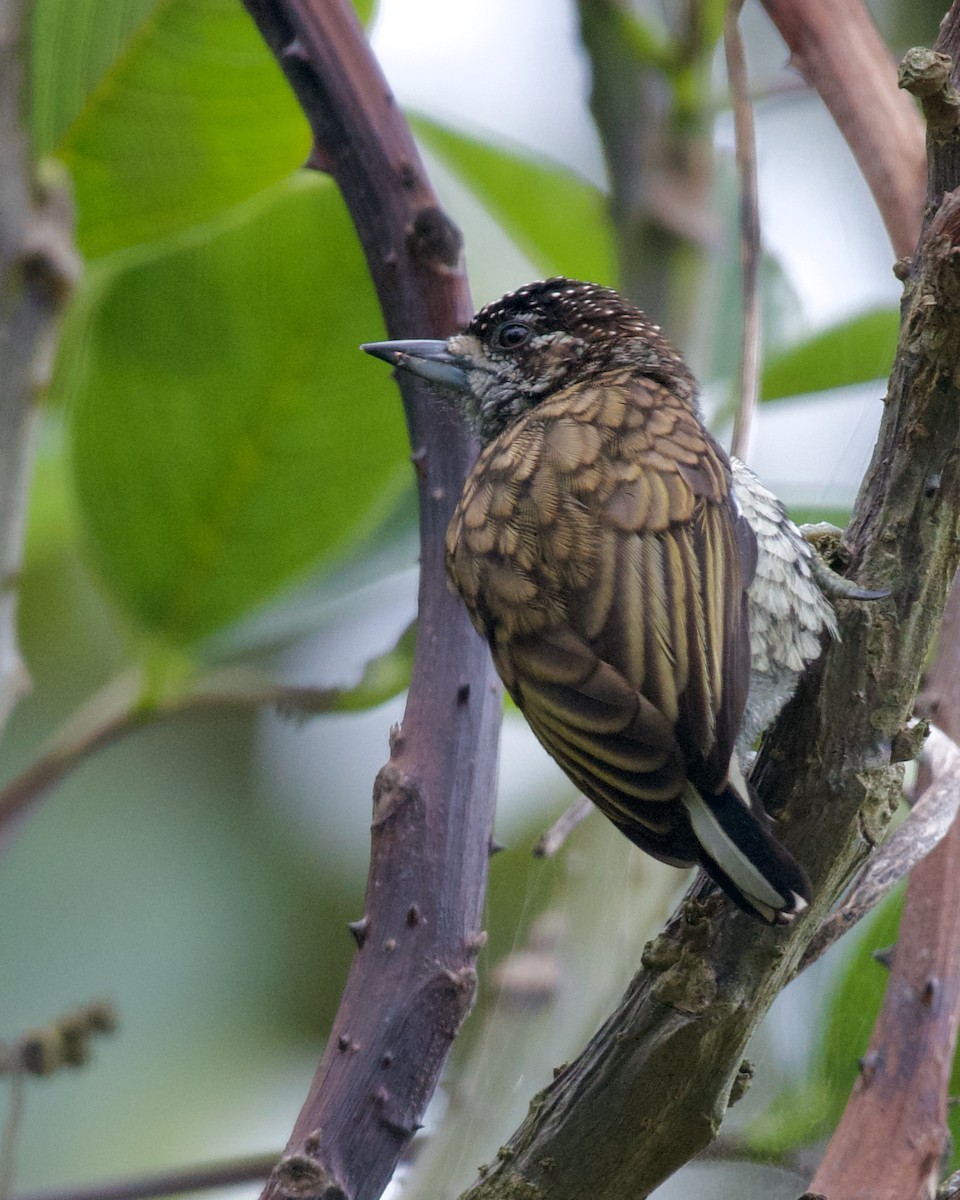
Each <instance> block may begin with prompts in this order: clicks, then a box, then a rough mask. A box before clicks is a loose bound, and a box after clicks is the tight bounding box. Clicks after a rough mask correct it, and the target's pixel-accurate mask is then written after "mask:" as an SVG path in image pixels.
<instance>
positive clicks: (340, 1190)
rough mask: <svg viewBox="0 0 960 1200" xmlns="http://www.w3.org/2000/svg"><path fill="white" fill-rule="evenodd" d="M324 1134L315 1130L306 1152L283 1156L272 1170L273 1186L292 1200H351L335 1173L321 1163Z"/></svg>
mask: <svg viewBox="0 0 960 1200" xmlns="http://www.w3.org/2000/svg"><path fill="white" fill-rule="evenodd" d="M321 1140H322V1131H321V1130H319V1129H318V1130H315V1131H314V1132H313V1133H311V1134H310V1135H309V1136H308V1137H307V1138H305V1140H304V1143H303V1149H302V1150H300V1151H297V1152H296V1153H294V1154H287V1155H284V1157H283V1158H281V1160H280V1161H279V1162H278V1163H277V1165H276V1167H275V1168H274V1171H273V1183H274V1184H275V1185H276V1187H277V1189H278V1191H279V1192H280V1194H281V1195H283V1196H288V1197H290V1200H308V1197H309V1200H350V1194H349V1193H348V1192H347V1190H346V1187H345V1186H344V1184H343V1183H342V1182H341V1181H340V1179H339V1178H338V1176H337V1174H336V1172H335V1171H333V1170H332V1169H331V1168H330V1167H328V1166H325V1165H324V1163H323V1162H321V1160H320V1144H321Z"/></svg>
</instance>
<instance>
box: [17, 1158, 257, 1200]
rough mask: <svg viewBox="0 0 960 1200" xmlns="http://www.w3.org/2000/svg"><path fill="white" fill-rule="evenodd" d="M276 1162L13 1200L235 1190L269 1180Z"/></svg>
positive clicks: (185, 1171)
mask: <svg viewBox="0 0 960 1200" xmlns="http://www.w3.org/2000/svg"><path fill="white" fill-rule="evenodd" d="M276 1161H277V1155H276V1153H273V1154H254V1155H251V1156H250V1157H249V1158H236V1159H229V1160H227V1161H226V1162H219V1163H208V1164H207V1165H206V1166H202V1167H183V1168H181V1169H178V1170H174V1171H158V1172H157V1173H156V1174H155V1175H142V1176H140V1178H139V1179H123V1180H119V1181H117V1182H116V1183H101V1184H91V1185H90V1186H89V1187H71V1188H63V1189H57V1190H52V1191H45V1192H21V1193H20V1194H19V1195H18V1196H14V1197H13V1200H148V1198H149V1197H151V1196H178V1195H181V1194H182V1193H186V1192H208V1191H211V1190H212V1189H213V1188H221V1187H234V1186H236V1185H237V1184H238V1183H259V1182H260V1180H262V1179H266V1178H267V1177H268V1176H269V1174H270V1172H271V1170H272V1169H273V1167H274V1164H275V1163H276Z"/></svg>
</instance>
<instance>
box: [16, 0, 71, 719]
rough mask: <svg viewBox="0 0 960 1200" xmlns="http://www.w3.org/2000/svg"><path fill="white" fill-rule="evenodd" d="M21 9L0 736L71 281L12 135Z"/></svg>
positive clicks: (21, 670)
mask: <svg viewBox="0 0 960 1200" xmlns="http://www.w3.org/2000/svg"><path fill="white" fill-rule="evenodd" d="M23 7H24V5H23V4H22V3H20V2H18V0H0V729H2V728H3V726H4V725H5V724H6V721H7V718H8V716H9V715H10V712H11V710H12V709H13V706H14V705H15V704H16V702H17V700H18V699H19V698H20V696H21V695H22V694H23V692H24V691H25V690H26V688H27V687H28V686H29V679H28V675H27V671H26V668H25V667H24V665H23V662H22V660H21V657H20V652H19V648H18V644H17V633H16V620H17V587H18V579H19V574H20V568H21V560H22V558H23V536H24V525H25V522H26V510H27V491H28V487H29V483H30V472H31V467H32V444H31V436H30V435H31V430H32V427H33V422H34V416H35V411H36V409H35V397H36V393H37V391H38V389H39V388H41V387H42V386H43V384H44V383H45V382H46V381H47V378H48V376H49V369H50V363H51V362H52V342H53V338H54V334H55V331H56V328H57V318H58V317H59V314H60V312H61V310H62V308H63V306H64V304H65V303H66V301H67V298H68V297H69V295H70V292H71V289H72V286H73V283H74V281H75V279H76V277H77V275H78V273H79V262H78V259H77V257H76V254H75V252H74V250H73V247H72V244H71V241H70V229H71V224H72V221H71V214H70V206H69V203H68V201H67V199H66V191H65V189H63V188H59V187H50V188H49V189H48V190H47V192H46V194H45V195H38V194H37V189H36V184H35V181H34V180H33V177H32V172H31V167H30V154H29V147H28V145H27V140H26V137H25V135H24V133H23V130H22V128H21V121H20V113H21V87H22V71H21V66H20V56H21V46H20V37H21V20H22V9H23Z"/></svg>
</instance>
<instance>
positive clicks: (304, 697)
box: [0, 660, 377, 851]
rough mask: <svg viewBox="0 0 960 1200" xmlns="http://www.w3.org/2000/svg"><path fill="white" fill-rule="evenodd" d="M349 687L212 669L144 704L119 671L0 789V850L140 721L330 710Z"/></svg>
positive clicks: (135, 684) (132, 678) (135, 677)
mask: <svg viewBox="0 0 960 1200" xmlns="http://www.w3.org/2000/svg"><path fill="white" fill-rule="evenodd" d="M376 661H377V660H373V662H374V663H375V662H376ZM369 666H370V664H368V667H369ZM351 690H352V689H343V688H295V687H290V686H288V685H285V684H278V683H275V682H273V681H272V680H268V679H265V678H263V677H262V676H259V675H256V674H253V673H251V672H249V671H244V670H225V671H212V672H210V673H209V674H206V675H203V676H201V677H200V678H199V679H198V680H197V681H196V682H195V683H194V684H193V685H191V686H190V687H188V688H187V689H186V690H184V691H182V692H178V693H175V694H173V695H171V696H169V697H166V698H164V699H162V700H159V701H157V702H156V703H154V704H153V705H152V707H150V708H145V707H143V706H142V704H141V702H140V696H141V692H142V688H141V680H140V675H139V672H133V673H129V674H126V675H123V676H121V677H120V678H118V679H115V680H113V681H112V682H111V683H109V684H108V685H107V686H106V687H105V688H103V689H102V690H101V691H100V692H98V693H97V694H96V695H95V696H93V697H92V698H91V699H90V700H88V701H87V702H86V703H84V704H83V705H82V706H81V707H80V708H79V709H78V710H77V712H76V713H74V714H73V716H71V717H70V718H69V719H68V720H67V721H66V722H65V723H64V725H63V726H62V727H61V728H60V729H59V730H58V731H57V733H56V734H54V736H53V737H52V738H51V739H50V740H49V742H48V743H47V744H46V746H45V747H44V748H43V749H42V750H41V752H40V754H39V755H38V756H37V758H35V759H34V761H33V762H32V763H31V764H30V765H29V766H28V767H26V768H25V769H24V770H23V771H22V772H21V773H20V774H19V775H17V776H15V777H14V778H13V779H11V780H10V781H9V782H8V783H7V784H6V785H5V786H4V787H3V788H2V789H0V851H2V850H3V849H4V848H5V847H6V845H7V844H8V842H9V839H10V837H11V834H12V831H13V829H14V827H15V825H16V823H17V821H18V820H19V819H20V818H21V817H23V816H24V815H25V814H26V813H27V812H28V811H29V810H30V808H32V807H33V805H35V804H36V803H37V802H38V801H39V800H40V799H41V798H42V797H43V796H44V795H46V793H47V792H48V791H49V790H50V788H52V787H55V786H56V785H57V784H58V783H60V781H61V780H62V779H64V778H65V776H67V775H68V774H69V773H70V772H71V771H72V770H73V769H74V768H75V767H77V766H79V765H80V764H81V763H83V762H86V760H87V759H88V758H90V757H92V756H93V755H94V754H95V753H97V752H98V751H99V750H102V749H104V748H105V747H106V746H111V745H113V743H114V742H116V741H119V740H120V739H121V738H123V737H126V736H127V734H130V733H133V732H135V731H136V730H137V729H140V728H142V727H143V726H144V725H145V724H148V723H150V722H154V721H163V720H169V719H170V718H172V717H177V716H180V715H182V714H184V713H187V712H199V711H204V710H207V709H210V710H216V709H222V708H257V707H260V706H263V705H269V704H275V705H277V707H278V708H279V709H280V710H281V711H283V712H287V713H298V714H306V715H309V714H313V713H321V712H330V711H332V710H333V709H336V708H338V707H339V706H340V705H341V704H342V702H343V700H344V698H345V697H346V696H349V694H350V691H351Z"/></svg>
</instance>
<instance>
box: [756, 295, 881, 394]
mask: <svg viewBox="0 0 960 1200" xmlns="http://www.w3.org/2000/svg"><path fill="white" fill-rule="evenodd" d="M899 329H900V315H899V313H897V312H894V311H892V310H887V309H881V310H878V311H876V312H869V313H863V314H862V315H861V316H858V317H853V318H852V319H851V320H849V321H844V322H842V323H841V324H839V325H834V326H833V327H832V328H830V329H826V330H824V331H823V332H822V333H818V334H816V335H815V336H814V337H811V338H807V339H806V340H805V341H803V342H801V343H800V344H799V345H797V346H792V347H790V348H789V349H787V350H782V351H780V353H778V354H772V355H770V356H769V357H768V358H767V360H766V362H765V363H764V365H763V374H762V376H761V381H760V397H761V399H762V400H780V399H782V398H783V397H785V396H799V395H801V394H803V393H809V392H826V391H830V390H832V389H834V388H841V387H847V386H849V385H850V384H853V383H866V382H869V380H871V379H885V378H886V377H887V375H889V374H890V368H891V366H892V365H893V352H894V350H895V349H896V345H897V333H898V332H899Z"/></svg>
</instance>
